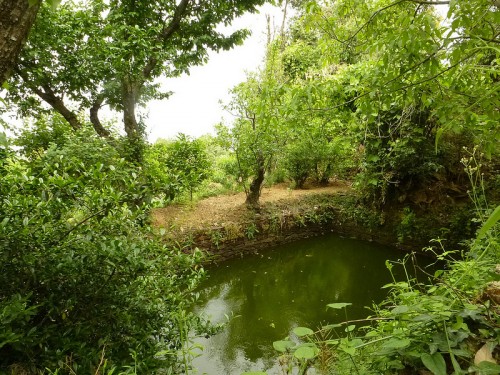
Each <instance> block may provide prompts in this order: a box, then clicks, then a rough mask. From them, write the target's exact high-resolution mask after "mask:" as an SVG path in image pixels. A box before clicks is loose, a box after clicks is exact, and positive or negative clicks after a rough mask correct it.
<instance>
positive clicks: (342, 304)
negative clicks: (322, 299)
mask: <svg viewBox="0 0 500 375" xmlns="http://www.w3.org/2000/svg"><path fill="white" fill-rule="evenodd" d="M351 305H352V303H349V302H337V303H329V304H328V305H326V306H327V307H329V308H331V309H343V308H344V307H347V306H351Z"/></svg>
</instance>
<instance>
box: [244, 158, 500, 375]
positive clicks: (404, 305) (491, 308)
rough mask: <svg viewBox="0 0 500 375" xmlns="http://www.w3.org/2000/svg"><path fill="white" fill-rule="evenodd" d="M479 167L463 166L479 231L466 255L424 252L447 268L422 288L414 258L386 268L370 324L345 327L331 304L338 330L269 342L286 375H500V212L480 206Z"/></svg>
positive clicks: (340, 307)
mask: <svg viewBox="0 0 500 375" xmlns="http://www.w3.org/2000/svg"><path fill="white" fill-rule="evenodd" d="M477 159H478V157H477V155H476V153H475V150H473V151H471V153H470V158H468V159H464V160H462V163H463V164H464V166H465V170H466V172H467V174H468V175H469V178H470V182H471V191H470V197H471V199H472V201H473V202H474V205H475V208H476V219H475V221H477V222H478V223H479V224H480V225H481V226H480V229H479V230H478V232H477V234H476V237H475V238H474V239H473V240H470V241H469V242H468V243H467V246H466V248H467V251H461V252H459V251H447V250H446V249H445V246H444V245H443V242H442V241H441V240H435V241H433V243H431V246H429V247H428V248H426V249H425V250H426V251H428V252H431V253H432V254H433V255H434V256H435V258H436V259H437V260H438V261H445V262H446V266H445V267H444V269H443V270H439V271H436V272H435V273H433V274H430V273H428V271H427V270H425V269H423V270H422V269H420V270H419V271H420V272H424V274H426V275H427V281H426V282H422V281H420V280H418V279H417V277H416V276H413V274H414V271H415V270H416V269H417V268H419V267H418V265H417V264H415V263H414V262H413V260H412V259H413V257H412V256H411V255H408V256H406V257H405V258H404V259H403V260H402V261H399V262H396V263H393V262H387V263H386V265H387V268H388V269H389V271H390V272H391V275H393V282H392V283H390V284H388V285H385V286H384V288H387V289H388V296H387V298H386V299H385V301H383V302H382V303H381V304H379V305H375V306H374V307H373V310H372V312H373V314H372V315H371V316H369V317H367V318H366V319H363V320H360V321H350V320H349V319H348V307H349V306H350V305H351V304H350V303H348V302H346V303H344V302H335V303H331V304H329V305H327V307H328V308H330V309H334V310H337V311H338V312H342V311H343V312H344V314H345V315H344V316H345V320H344V321H343V322H342V323H339V324H330V325H325V326H322V327H320V328H319V329H317V330H312V329H310V328H306V327H297V328H295V329H294V331H293V335H291V336H290V337H287V338H285V339H284V340H280V341H277V342H274V348H275V349H276V350H277V351H278V352H280V353H281V356H280V359H279V362H280V363H281V365H282V372H283V373H284V374H292V373H294V374H295V373H298V374H306V373H308V370H309V369H310V368H314V369H315V373H319V374H414V373H415V374H416V373H425V372H426V371H430V372H431V373H433V374H437V375H446V374H466V373H476V374H482V375H486V374H498V373H500V365H498V362H499V357H500V314H499V313H500V266H499V265H500V242H499V235H498V234H499V225H498V221H499V219H500V206H497V207H496V209H494V210H493V209H492V208H491V207H489V205H488V202H487V200H486V199H485V194H484V189H483V186H484V185H483V182H482V177H481V176H482V175H481V174H480V163H479V161H478V160H477ZM395 267H402V268H403V270H404V275H405V278H404V279H402V280H398V279H396V277H395V276H394V274H395V273H393V270H394V269H395ZM422 371H423V372H422ZM247 374H251V373H247Z"/></svg>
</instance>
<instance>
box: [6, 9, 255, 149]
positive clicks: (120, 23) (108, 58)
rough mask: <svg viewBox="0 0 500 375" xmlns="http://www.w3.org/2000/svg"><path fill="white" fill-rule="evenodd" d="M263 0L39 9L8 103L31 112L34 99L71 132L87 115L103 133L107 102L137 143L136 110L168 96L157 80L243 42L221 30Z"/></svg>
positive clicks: (236, 34)
mask: <svg viewBox="0 0 500 375" xmlns="http://www.w3.org/2000/svg"><path fill="white" fill-rule="evenodd" d="M264 1H265V0H252V1H248V0H232V1H220V0H211V1H203V2H195V1H193V0H182V1H167V2H165V1H142V0H141V1H130V0H123V1H119V0H114V1H110V2H108V1H102V0H91V1H88V2H86V3H85V4H77V3H71V2H67V3H65V4H63V5H61V7H60V9H59V11H58V12H57V13H49V12H48V10H47V9H42V12H43V17H40V18H39V21H38V22H37V24H36V25H35V28H34V30H33V33H32V35H31V36H30V39H29V40H28V43H27V45H26V48H25V49H24V51H23V54H22V56H21V59H20V63H19V65H18V68H17V70H16V77H15V81H14V82H16V85H15V86H18V87H19V90H17V92H16V93H15V94H14V95H13V98H14V99H15V101H16V102H17V103H18V104H19V105H20V106H21V109H24V110H28V109H29V107H30V106H32V104H33V102H34V99H33V98H34V96H35V97H38V98H39V99H41V100H43V101H45V102H46V103H48V104H49V105H50V106H51V107H52V108H53V109H54V110H56V111H58V112H59V113H61V115H63V117H64V118H65V119H66V120H67V121H68V122H69V123H70V124H71V125H72V127H73V128H75V129H76V128H78V127H80V126H81V124H80V123H79V122H78V119H77V116H76V113H78V111H80V110H86V111H89V117H90V119H91V122H92V124H93V125H94V128H95V129H96V131H97V132H98V133H99V134H101V135H104V136H106V135H107V132H106V129H104V128H103V127H102V126H101V125H100V121H99V116H98V111H99V109H100V108H102V106H104V105H109V106H110V107H111V108H112V109H115V110H117V111H119V112H121V113H122V115H123V124H124V130H125V132H126V134H127V136H128V138H129V139H130V140H131V141H135V140H138V139H140V138H141V137H142V136H143V128H144V125H143V124H141V122H140V121H139V120H138V118H137V113H136V107H137V105H138V104H141V103H144V102H146V101H147V100H149V99H151V98H164V97H166V96H168V93H162V92H160V91H159V86H158V85H157V84H156V83H155V79H157V78H159V77H162V76H166V77H175V76H178V75H180V74H182V73H186V72H189V69H190V67H192V66H194V65H199V64H202V63H204V62H206V60H207V56H208V51H209V50H214V51H219V50H221V49H225V50H226V49H230V48H232V47H233V46H235V45H237V44H240V43H242V41H243V40H244V38H245V37H246V36H247V35H248V33H249V32H248V31H247V30H238V31H235V32H233V33H232V34H229V35H225V34H224V33H222V32H220V31H218V30H219V29H218V26H220V25H226V26H227V25H229V24H230V23H231V21H232V20H234V19H235V18H236V17H238V16H240V15H242V14H243V13H245V12H247V11H249V12H254V11H256V7H257V6H258V5H261V4H263V3H264ZM21 83H22V85H21ZM65 98H67V99H69V101H66V100H65ZM69 102H72V103H75V104H76V107H75V108H74V109H71V108H70V104H68V103H69Z"/></svg>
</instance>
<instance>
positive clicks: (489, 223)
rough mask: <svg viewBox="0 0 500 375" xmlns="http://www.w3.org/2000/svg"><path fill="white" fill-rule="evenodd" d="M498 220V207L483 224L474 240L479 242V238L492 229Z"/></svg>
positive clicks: (499, 209)
mask: <svg viewBox="0 0 500 375" xmlns="http://www.w3.org/2000/svg"><path fill="white" fill-rule="evenodd" d="M498 220H500V205H498V206H497V207H496V208H495V211H493V213H492V214H491V215H490V217H489V218H488V220H486V222H485V223H484V224H483V226H482V227H481V229H480V230H479V232H477V237H476V240H479V239H480V238H481V237H483V236H484V235H485V234H486V232H488V231H489V230H490V229H491V228H492V227H493V225H495V224H496V223H497V221H498Z"/></svg>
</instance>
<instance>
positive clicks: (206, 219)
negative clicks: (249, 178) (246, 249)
mask: <svg viewBox="0 0 500 375" xmlns="http://www.w3.org/2000/svg"><path fill="white" fill-rule="evenodd" d="M349 190H350V187H349V185H348V184H346V183H343V182H339V181H336V182H333V183H331V184H330V185H328V186H321V187H308V188H306V189H300V190H292V189H290V188H288V187H287V186H286V184H278V185H274V186H272V187H265V188H264V189H263V190H262V194H261V198H260V203H261V205H262V206H265V205H266V204H270V203H275V202H279V203H280V205H286V206H290V207H293V206H294V205H295V204H297V203H298V202H300V200H301V199H302V198H304V197H309V196H313V195H335V194H345V193H346V192H348V191H349ZM247 215H248V209H247V207H246V206H245V193H238V194H233V195H219V196H216V197H210V198H207V199H203V200H201V201H199V202H196V203H193V204H175V205H170V206H167V207H164V208H158V209H156V210H154V211H153V213H152V220H153V226H154V227H156V228H165V229H167V230H172V231H175V232H177V231H180V232H184V231H186V230H193V229H204V228H210V227H217V226H222V227H223V226H227V225H228V224H234V223H241V222H243V221H244V220H245V219H246V217H247Z"/></svg>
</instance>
